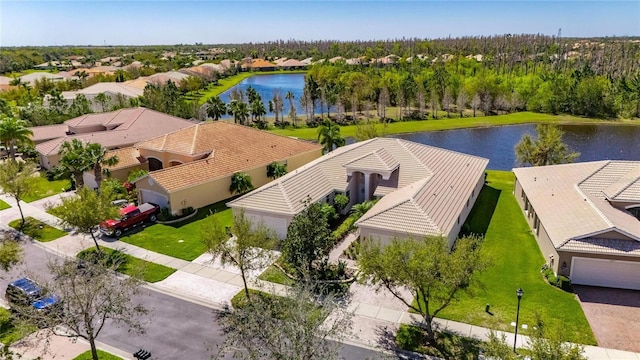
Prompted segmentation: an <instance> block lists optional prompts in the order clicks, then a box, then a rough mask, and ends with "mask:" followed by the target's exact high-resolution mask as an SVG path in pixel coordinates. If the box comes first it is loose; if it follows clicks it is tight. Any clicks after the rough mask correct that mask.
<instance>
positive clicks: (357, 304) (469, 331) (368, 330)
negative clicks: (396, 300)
mask: <svg viewBox="0 0 640 360" xmlns="http://www.w3.org/2000/svg"><path fill="white" fill-rule="evenodd" d="M0 199H2V200H5V201H7V202H8V203H9V204H10V205H12V206H15V201H13V200H12V199H10V198H9V199H5V197H3V196H0ZM41 201H43V200H41ZM52 201H55V200H52ZM12 210H13V208H12V209H7V210H3V211H0V226H5V227H6V224H7V223H8V222H9V221H11V220H14V219H16V217H15V213H11V211H12ZM23 210H24V212H25V215H26V216H32V217H34V218H36V219H39V220H41V221H44V222H47V223H48V224H50V225H52V226H58V227H59V222H58V220H57V218H55V217H53V216H51V215H49V214H47V213H46V212H45V211H43V210H42V209H41V208H39V207H38V206H33V205H30V204H23ZM14 212H15V211H14ZM27 214H28V215H27ZM12 216H14V217H12ZM18 217H19V214H18ZM98 242H99V244H100V245H101V246H105V247H108V248H112V249H120V250H122V251H124V252H126V253H128V254H130V255H132V256H135V257H138V258H141V259H145V260H148V261H153V262H156V263H159V264H162V265H165V266H169V267H172V268H175V269H177V270H178V271H177V272H176V273H175V274H174V275H171V276H170V277H169V278H167V279H166V280H164V281H162V282H159V283H157V284H151V285H149V286H150V287H152V288H156V289H158V290H164V291H167V292H169V293H170V294H171V295H176V296H178V297H181V298H186V299H190V300H196V301H198V302H201V303H203V304H205V305H208V306H211V307H216V308H221V307H223V306H225V305H226V302H224V300H225V299H228V296H229V295H228V294H227V295H226V296H224V297H223V298H220V297H219V296H216V294H215V293H216V292H219V291H220V290H221V289H220V288H219V287H215V286H211V285H215V283H209V284H207V283H206V282H207V281H214V282H217V283H218V284H220V283H222V284H225V285H227V286H234V287H237V289H238V290H239V289H241V286H242V279H241V278H240V275H238V273H237V271H236V270H235V269H231V268H227V269H224V268H221V267H220V266H219V265H217V264H216V263H215V262H214V261H206V260H205V259H206V258H205V257H206V255H203V256H202V257H200V258H199V259H196V261H193V262H188V261H185V260H181V259H177V258H173V257H171V256H167V255H163V254H158V253H155V252H153V251H149V250H146V249H143V248H140V247H137V246H135V245H131V244H127V243H124V242H122V241H104V240H98ZM345 242H346V241H345ZM39 246H42V247H44V248H47V249H49V250H51V251H54V252H57V253H59V254H61V255H66V256H75V255H76V254H77V253H78V252H79V251H81V250H83V249H85V248H88V247H91V246H94V244H93V241H92V240H91V239H90V237H89V236H87V235H83V234H70V235H67V236H64V237H62V238H60V239H57V240H55V241H51V242H47V243H39ZM346 246H348V244H347V245H346ZM346 246H344V245H343V247H344V248H346ZM336 253H337V252H336ZM340 253H341V252H340ZM338 256H339V255H338ZM334 257H335V254H334ZM172 276H181V277H182V279H189V281H187V283H186V285H184V286H176V285H175V284H173V283H172V282H171V281H167V280H169V279H170V278H171V277H172ZM163 282H164V284H163ZM194 285H198V286H196V287H195V289H197V290H193V289H191V290H190V287H192V288H193V287H194ZM249 285H250V287H251V288H256V289H259V290H263V291H269V292H272V293H275V294H284V293H285V292H286V287H285V286H283V285H280V284H273V283H269V282H265V281H261V280H259V279H257V278H255V277H254V276H252V278H251V280H250V282H249ZM172 286H173V287H172ZM353 286H361V285H353ZM367 299H371V300H367ZM214 300H215V301H214ZM355 300H356V301H352V302H351V304H350V307H349V309H350V310H351V311H353V313H354V318H353V333H352V334H353V337H352V340H353V341H354V342H356V343H358V344H361V345H365V346H369V347H372V348H380V346H381V344H384V343H385V342H386V343H388V340H389V336H388V335H389V334H390V332H393V331H394V330H395V329H396V328H397V327H398V325H399V324H416V323H420V318H419V316H417V315H416V314H411V313H408V312H406V311H404V310H402V309H403V308H402V307H398V306H397V305H395V306H391V307H389V302H387V301H379V299H376V298H375V296H368V297H367V296H363V297H362V298H360V299H358V297H357V296H356V297H355ZM376 301H377V302H376ZM435 322H436V325H437V326H438V327H439V328H440V329H441V330H448V331H453V332H456V333H459V334H461V335H466V336H474V337H477V338H478V339H480V340H487V339H488V334H489V329H486V328H483V327H478V326H473V325H470V324H463V323H460V322H456V321H450V320H442V319H436V321H435ZM498 333H499V334H501V333H502V332H498ZM505 335H506V336H507V339H513V338H514V334H513V333H505ZM527 341H528V338H527V337H526V336H522V335H518V338H517V345H518V346H524V345H526V343H527ZM585 355H586V356H587V357H588V358H589V359H592V360H609V359H611V360H613V359H616V360H617V359H634V360H640V354H636V353H631V352H626V351H620V350H613V349H605V348H600V347H595V346H585Z"/></svg>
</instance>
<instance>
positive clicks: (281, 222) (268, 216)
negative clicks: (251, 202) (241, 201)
mask: <svg viewBox="0 0 640 360" xmlns="http://www.w3.org/2000/svg"><path fill="white" fill-rule="evenodd" d="M239 211H241V209H240V208H234V209H233V215H234V216H235V215H236V214H238V212H239ZM245 216H246V217H247V218H248V219H249V220H251V223H252V224H253V225H258V224H260V223H262V224H264V225H265V226H266V227H268V228H270V229H271V230H273V231H274V232H275V233H276V235H277V236H278V238H279V239H284V238H286V237H287V229H288V228H289V224H291V220H293V216H292V215H284V214H274V213H266V212H262V211H257V210H251V209H246V210H245Z"/></svg>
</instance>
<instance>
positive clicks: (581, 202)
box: [513, 161, 640, 248]
mask: <svg viewBox="0 0 640 360" xmlns="http://www.w3.org/2000/svg"><path fill="white" fill-rule="evenodd" d="M637 166H640V162H638V161H593V162H584V163H575V164H563V165H551V166H537V167H528V168H516V169H513V172H514V173H515V175H516V178H517V180H518V182H519V183H520V184H521V186H522V189H523V190H524V192H525V193H526V195H527V198H528V199H529V202H530V203H531V205H532V207H533V209H534V210H535V212H536V214H537V215H538V217H539V218H540V221H541V222H542V224H543V225H544V228H545V230H546V231H547V234H548V235H549V237H550V239H551V241H552V242H553V244H554V245H555V246H556V248H560V247H562V246H563V244H564V243H566V242H567V241H571V240H573V239H581V238H586V237H593V236H597V234H601V233H605V232H609V231H615V232H618V233H621V234H623V235H625V236H628V237H630V238H635V239H637V240H640V222H638V220H637V219H636V218H635V217H634V216H633V215H631V213H629V212H626V211H622V210H619V209H617V208H615V207H613V206H612V205H611V203H609V201H607V199H606V198H605V194H604V190H605V189H608V188H610V187H611V186H612V185H614V184H616V183H617V182H618V181H620V179H622V178H624V177H625V175H626V174H629V172H630V171H633V169H634V168H635V167H637ZM516 196H520V194H516Z"/></svg>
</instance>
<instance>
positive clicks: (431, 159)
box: [228, 138, 488, 245]
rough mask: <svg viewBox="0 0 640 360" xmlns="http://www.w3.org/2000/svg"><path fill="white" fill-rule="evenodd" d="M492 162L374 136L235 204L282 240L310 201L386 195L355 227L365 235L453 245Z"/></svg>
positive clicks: (233, 203) (356, 199) (352, 201)
mask: <svg viewBox="0 0 640 360" xmlns="http://www.w3.org/2000/svg"><path fill="white" fill-rule="evenodd" d="M487 164H488V160H487V159H484V158H480V157H476V156H471V155H466V154H462V153H458V152H454V151H449V150H444V149H440V148H436V147H432V146H428V145H422V144H418V143H414V142H411V141H406V140H401V139H391V138H376V139H371V140H367V141H363V142H359V143H355V144H351V145H347V146H343V147H340V148H338V149H336V150H334V151H332V152H330V153H328V154H326V155H324V156H323V157H321V158H319V159H317V160H315V161H313V162H311V163H309V164H307V165H305V166H303V167H301V168H299V169H298V170H296V171H293V172H290V173H289V174H287V175H285V176H283V177H281V178H278V179H276V180H275V181H273V182H271V183H269V184H267V185H265V186H263V187H261V188H259V189H257V190H254V191H252V192H250V193H249V194H247V195H244V196H242V197H240V198H238V199H236V200H233V201H231V202H229V204H228V205H229V206H230V207H231V208H233V210H234V212H235V211H238V210H240V209H243V210H244V211H245V213H246V215H248V217H249V218H251V219H252V220H253V221H254V222H260V221H262V222H264V223H265V224H266V225H267V226H269V227H270V228H272V229H273V230H274V231H275V232H276V233H277V234H278V236H279V237H281V238H284V237H285V236H286V234H287V228H288V226H289V224H290V223H291V220H292V219H293V217H294V216H295V215H296V214H298V213H299V212H301V211H302V210H303V209H304V207H305V201H307V200H309V201H311V202H327V203H333V199H334V197H335V196H336V195H337V194H345V195H346V196H348V197H349V199H350V202H349V205H348V206H347V208H346V209H344V212H345V213H346V212H348V211H349V209H350V208H351V207H352V206H353V205H354V204H357V203H361V202H363V201H365V200H371V199H376V198H380V200H379V201H378V203H377V204H376V205H374V206H373V208H372V209H371V210H369V211H368V212H367V213H366V214H365V215H364V216H363V217H362V218H360V219H359V220H358V221H357V222H356V225H357V226H358V227H359V228H360V236H362V237H368V238H373V239H378V240H380V241H383V242H388V241H389V240H390V239H391V238H393V237H408V236H411V237H415V238H419V237H423V236H426V235H435V236H444V237H446V238H448V239H449V244H450V245H453V243H454V241H455V239H456V238H457V236H458V233H459V232H460V228H461V226H462V224H463V223H464V221H465V220H466V218H467V215H468V214H469V211H470V210H471V208H472V207H473V204H474V203H475V200H476V198H477V196H478V194H479V193H480V190H481V189H482V186H483V185H484V178H485V177H484V171H485V168H486V166H487Z"/></svg>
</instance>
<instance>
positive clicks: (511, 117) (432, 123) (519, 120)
mask: <svg viewBox="0 0 640 360" xmlns="http://www.w3.org/2000/svg"><path fill="white" fill-rule="evenodd" d="M302 122H303V123H304V120H303V121H302ZM529 123H556V124H594V123H595V124H605V123H606V124H621V125H640V122H638V121H630V120H618V121H606V120H600V119H590V118H582V117H577V116H570V115H550V114H538V113H532V112H518V113H513V114H507V115H498V116H478V117H475V118H474V117H466V118H453V119H447V118H444V119H438V120H421V121H403V122H395V123H390V124H388V125H387V128H386V130H385V134H387V135H391V134H402V133H415V132H422V131H437V130H450V129H461V128H471V127H486V126H500V125H516V124H529ZM379 129H380V131H381V132H382V125H379ZM270 131H272V132H274V133H276V134H280V135H285V136H294V137H298V138H301V139H308V140H316V139H317V138H318V129H317V128H306V127H304V128H297V129H294V128H286V129H272V130H270ZM340 134H341V135H342V137H354V136H355V134H356V126H355V125H347V126H341V127H340Z"/></svg>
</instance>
